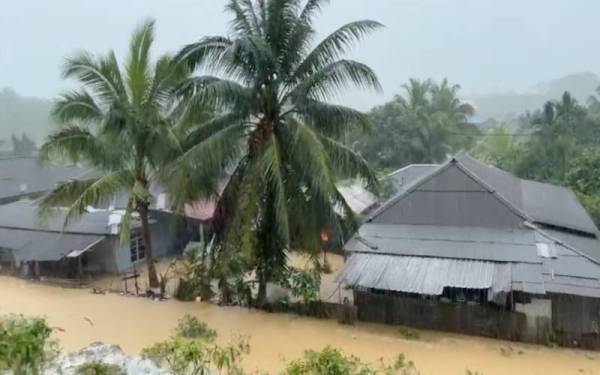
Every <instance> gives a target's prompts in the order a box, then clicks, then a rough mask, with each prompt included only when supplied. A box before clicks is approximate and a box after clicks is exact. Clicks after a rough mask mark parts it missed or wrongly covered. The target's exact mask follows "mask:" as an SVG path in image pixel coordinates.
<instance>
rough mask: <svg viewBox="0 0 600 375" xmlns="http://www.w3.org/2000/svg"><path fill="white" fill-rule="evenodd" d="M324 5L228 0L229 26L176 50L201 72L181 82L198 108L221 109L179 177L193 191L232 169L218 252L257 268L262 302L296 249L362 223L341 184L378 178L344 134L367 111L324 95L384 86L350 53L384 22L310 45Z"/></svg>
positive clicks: (237, 269) (232, 265)
mask: <svg viewBox="0 0 600 375" xmlns="http://www.w3.org/2000/svg"><path fill="white" fill-rule="evenodd" d="M326 2H327V1H324V0H310V1H308V2H306V3H304V2H302V1H300V0H270V1H256V2H254V1H245V0H231V1H229V2H228V5H227V11H228V12H229V13H230V14H231V15H232V21H231V29H230V33H229V35H228V36H209V37H204V38H202V39H200V40H199V41H198V42H196V43H192V44H189V45H187V46H185V47H184V48H183V49H182V50H181V51H180V52H179V54H178V55H177V59H178V61H180V62H182V63H183V64H185V66H186V67H187V68H189V69H190V70H195V71H198V72H200V75H198V76H195V77H193V78H191V79H189V80H188V81H187V82H186V84H185V85H184V88H183V89H182V94H183V95H184V97H186V98H187V101H188V103H190V104H189V106H190V108H195V107H197V108H200V109H202V108H206V106H210V107H211V108H213V109H214V113H215V116H214V117H212V118H211V119H210V120H209V121H206V122H204V123H202V124H200V125H198V126H197V128H196V130H195V131H194V132H192V133H190V137H191V138H193V140H197V142H196V143H195V144H193V143H194V142H191V143H192V145H191V146H190V147H189V148H188V147H186V150H187V151H186V152H185V154H184V155H182V157H180V158H179V159H178V161H177V162H176V163H175V164H174V165H176V168H175V176H173V178H172V181H181V180H182V179H183V180H184V181H186V182H187V183H186V184H184V186H186V187H188V188H190V189H192V190H193V189H197V188H198V187H199V186H203V184H205V182H204V183H203V182H202V181H205V180H207V178H206V176H207V175H210V174H211V173H213V171H214V170H223V169H225V170H226V171H228V172H229V178H228V180H227V184H226V186H225V187H224V189H223V192H222V194H221V195H220V197H219V200H218V205H217V211H216V215H215V217H214V222H213V226H214V230H215V233H216V242H215V252H216V253H217V256H218V257H219V267H220V272H221V275H224V274H238V275H239V274H243V273H250V272H253V273H254V274H255V275H256V279H257V284H258V296H257V304H258V305H264V303H265V302H266V292H267V283H268V282H270V281H276V280H277V279H280V278H281V277H282V275H283V274H284V271H285V268H286V252H287V251H288V250H290V249H291V248H302V249H306V250H308V251H312V252H316V251H317V250H318V248H319V246H320V242H319V233H320V231H321V229H322V228H328V229H329V230H330V231H331V232H332V233H337V234H341V233H343V232H344V231H345V230H347V228H349V227H352V226H354V224H355V220H354V217H353V213H352V212H351V210H350V209H349V207H348V205H347V204H346V202H345V200H344V198H343V197H342V196H341V194H340V193H339V191H338V190H337V188H336V181H337V180H338V179H340V178H361V179H363V180H364V181H365V184H366V185H368V187H369V188H371V189H375V188H376V185H377V179H376V177H375V174H374V173H373V171H372V170H371V168H370V167H369V165H368V164H367V162H366V161H365V160H364V159H363V158H362V157H361V156H359V155H358V154H357V153H356V152H354V151H353V150H351V149H350V148H349V147H347V146H346V145H344V144H343V142H341V141H340V138H341V136H342V135H343V134H344V132H346V131H348V130H349V129H352V128H366V127H368V125H369V119H368V117H367V116H366V115H364V114H363V113H361V112H359V111H357V110H354V109H351V108H348V107H344V106H341V105H335V104H331V103H330V102H328V101H327V100H328V99H330V98H332V97H333V96H334V95H335V94H338V93H340V92H341V91H343V90H345V89H346V88H348V87H352V86H356V87H359V88H361V89H370V90H376V91H379V90H380V89H381V87H380V84H379V81H378V79H377V76H376V75H375V73H374V72H373V71H372V70H371V68H369V67H368V66H367V65H365V64H362V63H360V62H357V61H354V60H350V59H344V58H343V56H344V54H345V52H346V51H347V50H348V48H350V47H351V46H353V45H354V44H356V43H357V42H358V41H360V40H361V39H362V38H363V37H365V36H366V35H368V34H370V33H371V32H373V31H375V30H377V29H379V28H381V27H382V25H381V24H379V23H378V22H375V21H370V20H365V21H355V22H351V23H348V24H346V25H344V26H342V27H340V28H339V29H337V30H336V31H334V32H333V33H332V34H330V35H329V36H327V37H325V38H324V39H323V40H322V41H320V42H319V43H317V44H316V46H315V47H314V48H313V42H314V39H315V37H316V29H315V27H314V19H315V16H316V15H317V14H318V12H319V11H320V10H321V8H322V6H323V5H324V4H325V3H326ZM207 133H208V134H210V136H207V137H203V135H205V134H207ZM178 177H179V178H178ZM179 185H180V186H182V184H179ZM180 193H181V194H182V195H183V196H184V197H186V198H187V197H190V196H194V194H197V192H195V191H187V192H180ZM179 201H180V202H181V201H185V200H183V199H180V200H179ZM221 279H222V285H223V284H224V283H226V280H224V277H223V276H221Z"/></svg>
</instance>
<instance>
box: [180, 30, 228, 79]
mask: <svg viewBox="0 0 600 375" xmlns="http://www.w3.org/2000/svg"><path fill="white" fill-rule="evenodd" d="M232 44H233V41H232V40H231V39H229V38H226V37H222V36H209V37H204V38H202V39H201V40H200V41H198V42H197V43H191V44H188V45H186V46H185V47H183V49H182V50H181V51H180V52H179V53H178V54H177V55H176V56H175V60H176V61H178V62H180V63H183V64H185V65H186V66H187V67H188V68H189V69H190V70H191V71H194V70H196V69H202V68H206V69H209V70H217V69H219V66H220V64H221V62H222V60H223V56H224V54H225V52H227V50H228V49H229V48H230V47H231V45H232Z"/></svg>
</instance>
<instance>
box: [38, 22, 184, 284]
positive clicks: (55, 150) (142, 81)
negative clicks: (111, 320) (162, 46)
mask: <svg viewBox="0 0 600 375" xmlns="http://www.w3.org/2000/svg"><path fill="white" fill-rule="evenodd" d="M153 40H154V21H147V22H144V23H143V24H142V25H141V26H140V27H138V28H137V29H136V30H135V32H134V33H133V36H132V39H131V42H130V47H129V56H128V59H127V61H126V63H125V65H124V66H123V68H120V67H119V63H118V62H117V58H116V57H115V54H114V52H109V53H108V54H106V55H104V56H93V55H92V54H90V53H87V52H81V53H78V54H76V55H74V56H73V57H70V58H68V59H67V61H66V63H65V66H64V71H63V75H64V77H65V78H73V79H75V80H77V81H78V82H79V84H80V87H79V88H78V89H77V90H74V91H71V92H67V93H65V94H63V95H62V96H61V97H60V98H59V99H58V100H57V102H56V103H55V107H54V115H55V116H56V118H57V119H58V120H59V122H60V123H61V126H60V128H59V129H57V130H56V131H54V132H53V133H52V134H51V135H49V136H48V138H47V140H46V142H45V143H44V145H43V146H42V147H41V150H40V157H41V158H43V159H50V158H55V157H57V158H60V159H61V160H65V159H68V160H70V161H73V162H83V163H86V164H87V165H89V166H91V167H94V168H96V169H97V170H99V171H100V173H98V175H97V176H95V177H92V178H89V179H85V180H80V181H69V182H65V183H62V184H61V185H59V186H58V187H56V188H55V189H54V190H53V191H52V192H50V193H49V194H48V195H47V196H45V197H44V198H43V199H42V201H41V208H42V210H49V209H52V208H53V207H57V206H68V207H69V211H68V214H67V217H66V222H65V225H68V223H69V222H70V221H71V220H73V219H75V218H76V217H77V216H79V215H82V214H83V213H84V212H85V210H86V207H88V206H90V205H92V206H93V205H97V204H106V203H108V202H110V201H111V200H112V199H113V198H114V197H115V196H117V195H119V194H126V195H127V209H126V215H125V216H124V219H123V223H122V238H126V237H127V236H128V234H129V226H130V220H131V216H132V214H134V213H136V214H137V215H138V216H139V220H140V221H141V230H142V237H143V242H144V246H145V258H146V264H147V267H148V282H149V287H150V288H153V289H154V288H157V287H158V286H159V285H158V278H157V274H156V269H155V266H154V262H153V258H152V244H151V240H150V238H151V236H150V229H149V220H148V216H149V207H150V204H151V200H152V196H151V194H150V192H149V187H150V185H151V184H152V183H154V182H156V181H157V179H158V177H159V175H160V172H161V168H162V166H164V165H165V163H166V159H167V157H168V155H170V154H171V153H172V151H173V150H175V149H176V147H177V145H178V143H177V141H176V139H175V137H174V132H173V131H172V128H171V123H172V122H171V115H172V112H173V108H175V106H174V103H175V101H174V94H175V90H176V88H177V85H178V84H179V83H181V82H182V80H183V79H184V78H186V77H187V76H186V74H185V69H183V67H182V66H181V65H179V64H176V63H174V61H173V59H172V58H171V57H169V56H162V57H160V58H159V59H158V60H157V61H156V62H155V63H154V64H152V62H151V56H150V49H151V46H152V43H153Z"/></svg>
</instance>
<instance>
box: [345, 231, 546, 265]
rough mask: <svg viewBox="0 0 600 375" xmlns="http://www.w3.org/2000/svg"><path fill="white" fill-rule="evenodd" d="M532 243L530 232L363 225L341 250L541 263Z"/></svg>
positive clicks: (532, 235) (532, 238)
mask: <svg viewBox="0 0 600 375" xmlns="http://www.w3.org/2000/svg"><path fill="white" fill-rule="evenodd" d="M478 229H479V228H478ZM535 242H536V240H535V235H534V233H533V231H531V230H504V229H491V228H481V230H473V228H468V227H437V226H426V225H423V226H421V225H386V224H371V223H366V224H363V225H362V226H361V227H360V229H359V233H358V236H357V237H355V238H353V239H351V240H350V241H348V243H346V245H345V247H344V248H345V249H346V250H347V251H350V252H365V253H379V254H389V255H411V256H425V257H442V258H455V259H473V260H482V261H497V262H528V263H541V259H540V258H539V257H538V256H537V251H536V246H535Z"/></svg>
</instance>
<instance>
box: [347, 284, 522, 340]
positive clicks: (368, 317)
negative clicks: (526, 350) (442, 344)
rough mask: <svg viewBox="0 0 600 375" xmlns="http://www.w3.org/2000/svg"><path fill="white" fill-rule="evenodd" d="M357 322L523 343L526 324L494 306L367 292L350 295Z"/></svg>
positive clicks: (512, 313)
mask: <svg viewBox="0 0 600 375" xmlns="http://www.w3.org/2000/svg"><path fill="white" fill-rule="evenodd" d="M354 304H355V305H356V307H357V310H358V311H357V314H358V319H359V320H363V321H369V322H377V323H385V324H398V325H407V326H412V327H417V328H425V329H435V330H441V331H450V332H458V333H466V334H473V335H482V336H489V337H496V338H502V339H507V340H525V339H526V338H527V336H528V335H527V320H526V316H525V314H523V313H519V312H512V311H506V310H502V309H500V308H498V307H496V306H489V305H476V304H455V303H444V302H439V301H437V300H425V299H418V298H411V297H405V296H398V295H390V294H375V293H371V292H367V291H355V292H354Z"/></svg>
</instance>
